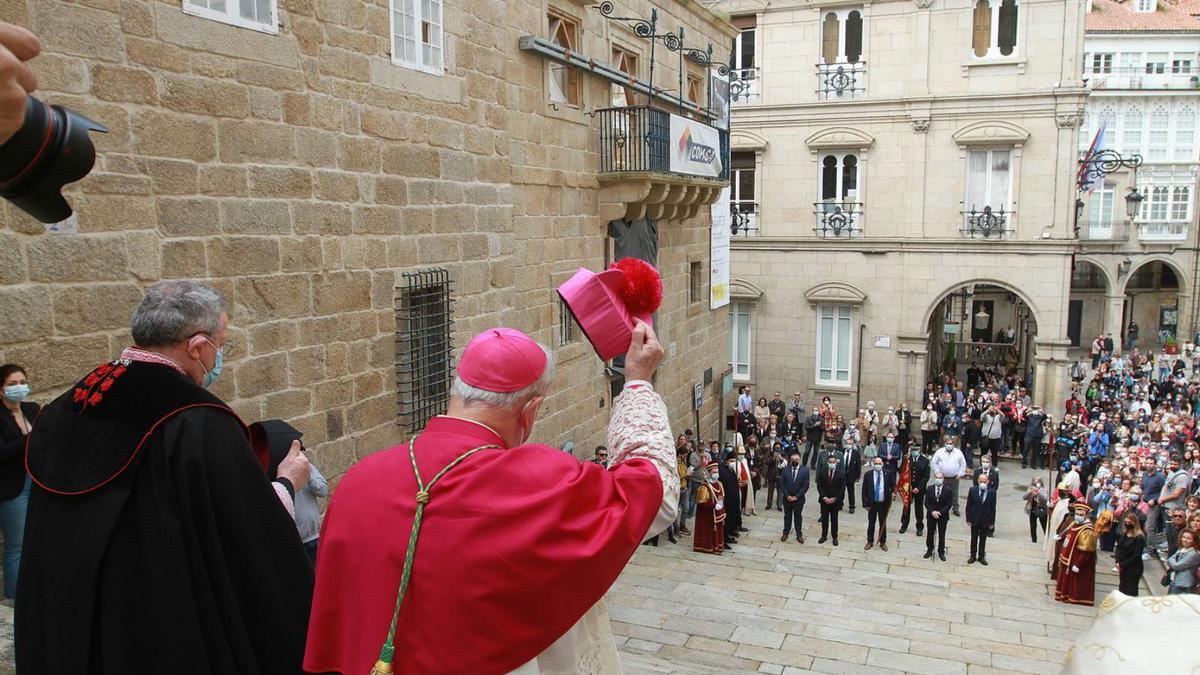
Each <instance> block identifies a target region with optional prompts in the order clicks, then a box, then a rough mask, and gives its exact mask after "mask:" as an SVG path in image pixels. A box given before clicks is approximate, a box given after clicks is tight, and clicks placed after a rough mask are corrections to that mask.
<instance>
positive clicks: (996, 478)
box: [971, 457, 1000, 492]
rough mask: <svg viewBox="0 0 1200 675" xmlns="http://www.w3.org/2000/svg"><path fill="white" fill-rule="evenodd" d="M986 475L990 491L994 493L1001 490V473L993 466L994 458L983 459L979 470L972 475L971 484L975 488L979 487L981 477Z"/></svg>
mask: <svg viewBox="0 0 1200 675" xmlns="http://www.w3.org/2000/svg"><path fill="white" fill-rule="evenodd" d="M985 473H986V474H987V476H988V489H989V490H991V491H992V492H995V491H996V490H999V489H1000V471H999V469H997V468H996V467H994V466H992V458H991V457H984V458H983V461H982V463H980V465H979V468H977V469H975V472H974V473H973V474H972V475H971V484H972V485H973V486H974V485H979V477H980V476H982V475H983V474H985Z"/></svg>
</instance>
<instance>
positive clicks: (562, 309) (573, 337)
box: [558, 298, 579, 346]
mask: <svg viewBox="0 0 1200 675" xmlns="http://www.w3.org/2000/svg"><path fill="white" fill-rule="evenodd" d="M578 340H579V335H578V334H577V333H576V332H575V317H574V316H573V315H572V314H571V309H570V308H569V307H567V303H565V302H563V301H562V298H559V300H558V344H559V345H560V346H561V345H568V344H571V343H572V342H577V341H578Z"/></svg>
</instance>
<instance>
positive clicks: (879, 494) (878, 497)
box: [875, 471, 883, 502]
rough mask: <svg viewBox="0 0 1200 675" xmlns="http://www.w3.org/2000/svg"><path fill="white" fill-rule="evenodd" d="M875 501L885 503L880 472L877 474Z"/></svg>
mask: <svg viewBox="0 0 1200 675" xmlns="http://www.w3.org/2000/svg"><path fill="white" fill-rule="evenodd" d="M875 501H877V502H881V501H883V482H882V480H881V479H880V476H879V472H878V471H876V472H875Z"/></svg>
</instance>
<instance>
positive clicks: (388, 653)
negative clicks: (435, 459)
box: [371, 437, 500, 675]
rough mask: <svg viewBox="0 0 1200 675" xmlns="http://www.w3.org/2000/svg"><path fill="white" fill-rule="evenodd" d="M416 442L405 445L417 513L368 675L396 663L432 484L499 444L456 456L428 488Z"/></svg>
mask: <svg viewBox="0 0 1200 675" xmlns="http://www.w3.org/2000/svg"><path fill="white" fill-rule="evenodd" d="M416 443H417V439H416V437H413V439H412V440H411V441H409V442H408V457H409V459H411V460H412V468H413V476H415V477H416V479H417V510H416V514H415V515H414V516H413V524H412V531H411V532H410V533H409V535H408V551H406V552H405V553H404V569H403V571H402V572H401V573H400V592H399V593H397V594H396V609H395V611H393V612H392V623H391V625H390V626H388V633H387V640H385V641H384V643H383V648H382V649H380V650H379V660H378V661H376V662H375V665H374V667H372V668H371V675H390V674H391V673H392V664H393V663H394V662H395V657H396V647H395V645H394V640H395V638H396V621H397V620H399V618H400V605H402V604H403V603H404V592H405V591H406V590H407V589H408V579H409V577H410V576H411V575H412V565H413V557H414V556H415V555H416V552H417V536H418V535H419V534H420V532H421V516H422V515H423V514H424V513H425V505H426V504H428V503H429V491H430V490H432V489H433V485H434V483H437V482H438V479H439V478H441V477H442V476H444V475H446V473H447V472H448V471H450V469H453V468H454V467H456V466H458V465H459V464H461V463H462V461H463V460H464V459H466V458H468V457H470V456H471V455H473V454H475V453H477V452H479V451H480V450H491V449H499V448H500V446H498V445H481V446H479V447H478V448H474V449H472V450H468V451H466V452H464V453H463V454H461V455H459V456H458V458H457V459H455V460H454V461H453V462H450V463H449V464H447V465H446V466H445V467H443V468H442V470H441V471H439V472H437V475H435V476H434V477H433V480H431V481H429V485H425V484H424V483H423V482H422V481H421V471H420V469H418V468H417V454H416V452H414V448H415V447H416Z"/></svg>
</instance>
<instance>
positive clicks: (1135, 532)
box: [1116, 513, 1146, 597]
mask: <svg viewBox="0 0 1200 675" xmlns="http://www.w3.org/2000/svg"><path fill="white" fill-rule="evenodd" d="M1121 526H1122V529H1123V530H1124V534H1122V535H1121V538H1120V539H1119V540H1118V541H1117V546H1116V557H1117V567H1116V570H1117V574H1118V576H1119V577H1120V580H1121V582H1120V590H1121V592H1122V593H1124V594H1125V595H1131V596H1134V597H1137V594H1138V585H1139V583H1140V582H1141V580H1142V570H1143V566H1142V551H1144V550H1146V535H1145V534H1144V533H1143V532H1142V526H1141V523H1140V522H1139V521H1138V519H1137V516H1135V515H1134V514H1132V513H1130V514H1127V515H1126V516H1125V518H1124V519H1122V521H1121Z"/></svg>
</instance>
